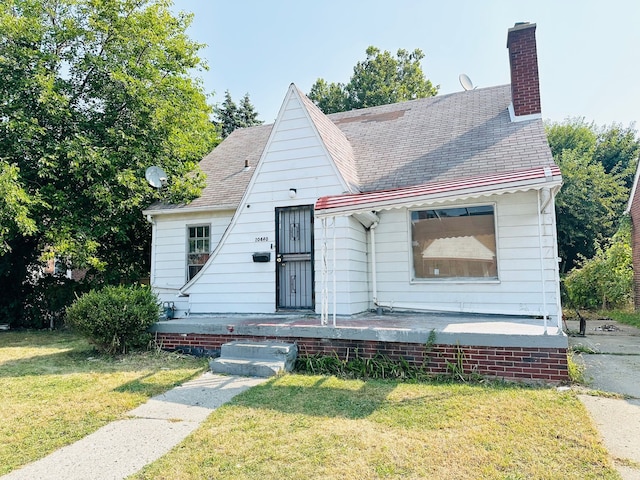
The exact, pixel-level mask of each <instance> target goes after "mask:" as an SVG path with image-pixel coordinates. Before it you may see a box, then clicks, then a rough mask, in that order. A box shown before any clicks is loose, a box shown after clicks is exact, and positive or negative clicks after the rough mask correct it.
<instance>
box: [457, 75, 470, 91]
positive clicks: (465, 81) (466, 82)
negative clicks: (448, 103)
mask: <svg viewBox="0 0 640 480" xmlns="http://www.w3.org/2000/svg"><path fill="white" fill-rule="evenodd" d="M458 80H460V85H462V88H464V89H465V90H473V82H472V81H471V79H470V78H469V77H468V76H467V75H465V74H464V73H461V74H460V76H459V77H458Z"/></svg>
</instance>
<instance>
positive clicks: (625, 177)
mask: <svg viewBox="0 0 640 480" xmlns="http://www.w3.org/2000/svg"><path fill="white" fill-rule="evenodd" d="M547 138H548V140H549V145H550V147H551V152H552V154H553V156H554V159H555V161H556V163H557V164H558V166H559V167H560V170H561V171H562V176H563V179H564V185H563V187H562V190H561V191H560V193H559V194H558V196H557V199H556V213H557V224H558V247H559V253H560V256H561V258H562V260H563V270H564V271H568V270H571V269H572V268H573V267H575V266H577V265H578V264H580V263H581V260H579V259H584V258H591V257H593V256H594V255H595V254H596V251H597V245H598V244H602V243H603V242H604V241H605V240H607V239H609V238H611V237H612V236H613V234H614V233H615V232H616V230H617V228H618V226H619V225H618V224H619V220H620V218H621V217H622V213H623V211H624V208H625V205H626V202H627V200H628V198H629V189H630V187H631V184H632V183H633V176H634V172H635V169H636V165H637V163H638V154H639V153H640V140H639V139H638V138H637V134H636V131H635V130H634V128H633V127H631V126H630V127H627V128H623V127H622V126H620V125H617V124H613V125H611V126H604V127H598V126H596V125H594V124H593V123H587V122H585V121H584V119H569V120H567V121H565V122H562V123H552V124H549V125H547Z"/></svg>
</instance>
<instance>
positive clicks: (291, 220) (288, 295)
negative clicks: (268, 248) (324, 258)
mask: <svg viewBox="0 0 640 480" xmlns="http://www.w3.org/2000/svg"><path fill="white" fill-rule="evenodd" d="M276 262H277V264H276V295H277V307H278V309H314V308H315V302H314V298H313V208H312V206H311V205H305V206H300V207H286V208H276Z"/></svg>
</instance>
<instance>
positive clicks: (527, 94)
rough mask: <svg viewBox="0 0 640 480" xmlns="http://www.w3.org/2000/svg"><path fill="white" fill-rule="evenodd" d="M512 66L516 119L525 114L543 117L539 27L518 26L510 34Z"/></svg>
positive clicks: (511, 29)
mask: <svg viewBox="0 0 640 480" xmlns="http://www.w3.org/2000/svg"><path fill="white" fill-rule="evenodd" d="M507 48H508V49H509V65H510V67H511V100H512V102H513V116H514V117H515V120H518V117H523V116H525V115H536V114H537V115H540V114H541V113H542V108H541V107H540V82H539V79H538V53H537V49H536V24H535V23H529V22H522V23H516V24H515V25H514V26H513V28H510V29H509V33H508V35H507Z"/></svg>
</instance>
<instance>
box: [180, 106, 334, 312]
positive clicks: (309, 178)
mask: <svg viewBox="0 0 640 480" xmlns="http://www.w3.org/2000/svg"><path fill="white" fill-rule="evenodd" d="M291 188H295V189H296V190H297V195H296V197H295V198H290V197H289V189H291ZM343 191H344V185H343V184H342V183H341V182H340V180H339V177H338V176H337V173H336V169H335V166H334V165H333V164H332V161H331V159H330V158H328V157H327V154H326V151H325V149H324V148H323V147H322V145H321V143H320V139H319V138H318V135H317V133H316V130H315V128H314V127H313V125H312V124H311V123H310V121H309V119H308V118H307V115H306V113H305V110H303V108H302V107H301V105H300V103H299V101H298V99H297V98H296V97H295V96H288V97H287V100H286V103H285V104H284V105H283V111H282V112H281V115H280V116H279V118H278V120H277V122H276V124H275V125H274V130H273V132H272V136H271V138H270V140H269V142H268V143H267V146H266V151H265V153H264V155H263V158H262V159H261V162H260V163H259V164H258V165H257V166H256V172H255V173H254V178H253V179H252V181H251V183H250V184H249V189H248V192H247V194H246V196H245V199H244V203H243V204H241V205H240V210H239V211H238V214H237V216H236V218H235V219H234V220H233V223H232V225H231V227H230V229H229V232H228V234H227V236H226V237H225V240H224V244H221V245H220V246H219V248H218V249H217V250H214V251H213V253H212V259H211V261H210V262H209V264H208V265H207V266H205V268H204V269H203V271H202V272H201V274H200V275H199V276H198V279H197V280H196V281H195V282H194V283H192V284H191V285H189V287H188V289H187V293H188V294H189V302H190V306H191V311H192V312H200V313H230V312H233V313H272V312H274V311H275V310H276V280H275V268H276V267H275V263H276V262H275V240H276V239H275V209H276V207H288V206H296V205H313V204H315V202H316V201H317V199H318V198H319V197H321V196H323V195H337V194H340V193H342V192H343ZM319 223H320V222H315V228H314V235H315V239H316V242H315V252H314V258H315V259H316V261H315V264H314V265H315V268H316V271H315V297H316V302H317V301H318V299H319V282H320V272H319V271H318V270H317V268H318V258H319V255H320V252H319V243H318V240H317V239H318V238H319V237H318V236H319V235H321V234H322V232H321V231H320V230H319V228H320V227H319ZM267 251H268V252H271V261H270V262H264V263H263V262H253V260H252V255H253V253H255V252H267ZM318 313H319V312H318Z"/></svg>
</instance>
